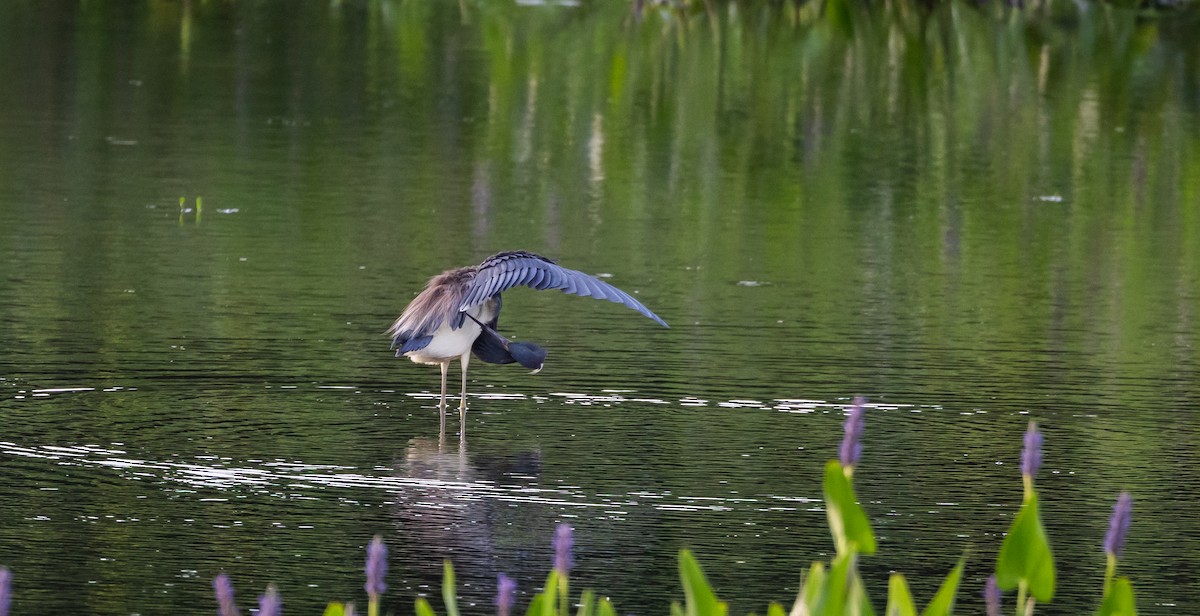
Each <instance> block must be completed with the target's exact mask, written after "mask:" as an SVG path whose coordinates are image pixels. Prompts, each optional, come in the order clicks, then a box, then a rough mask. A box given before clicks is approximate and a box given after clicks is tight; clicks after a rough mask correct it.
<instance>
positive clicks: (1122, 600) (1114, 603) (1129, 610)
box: [1096, 576, 1137, 616]
mask: <svg viewBox="0 0 1200 616" xmlns="http://www.w3.org/2000/svg"><path fill="white" fill-rule="evenodd" d="M1096 616H1137V605H1136V604H1135V603H1134V600H1133V584H1131V583H1130V582H1129V578H1127V577H1124V576H1122V577H1119V578H1117V579H1116V580H1113V585H1112V588H1110V589H1109V590H1108V594H1106V595H1104V603H1102V604H1100V611H1099V612H1096Z"/></svg>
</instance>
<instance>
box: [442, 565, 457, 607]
mask: <svg viewBox="0 0 1200 616" xmlns="http://www.w3.org/2000/svg"><path fill="white" fill-rule="evenodd" d="M442 601H443V602H444V603H445V604H446V616H458V589H457V588H456V587H455V583H454V565H452V564H450V559H448V558H447V559H446V560H445V561H443V563H442Z"/></svg>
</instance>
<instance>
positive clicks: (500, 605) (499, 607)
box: [496, 573, 517, 616]
mask: <svg viewBox="0 0 1200 616" xmlns="http://www.w3.org/2000/svg"><path fill="white" fill-rule="evenodd" d="M516 592H517V583H516V582H515V581H513V579H512V578H510V577H508V576H507V575H504V574H503V573H501V574H500V577H499V578H498V580H497V583H496V613H497V614H498V616H508V615H509V612H511V611H512V607H513V601H514V597H513V595H515V594H516Z"/></svg>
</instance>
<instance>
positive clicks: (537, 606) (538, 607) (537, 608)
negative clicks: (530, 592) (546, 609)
mask: <svg viewBox="0 0 1200 616" xmlns="http://www.w3.org/2000/svg"><path fill="white" fill-rule="evenodd" d="M545 602H546V595H545V594H544V593H540V592H539V593H538V594H536V595H534V596H533V599H530V601H529V609H527V610H525V616H542V604H544V603H545Z"/></svg>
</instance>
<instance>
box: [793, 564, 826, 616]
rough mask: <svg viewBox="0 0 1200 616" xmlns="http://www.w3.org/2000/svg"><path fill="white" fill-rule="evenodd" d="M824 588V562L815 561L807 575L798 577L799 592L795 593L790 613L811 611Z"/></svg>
mask: <svg viewBox="0 0 1200 616" xmlns="http://www.w3.org/2000/svg"><path fill="white" fill-rule="evenodd" d="M824 589H825V563H822V562H815V563H813V564H812V567H810V568H809V570H808V575H803V576H801V578H800V592H799V593H798V594H797V595H796V603H795V604H794V605H793V606H792V613H793V614H811V613H813V610H814V609H816V607H817V602H818V601H820V599H821V593H822V592H823V591H824Z"/></svg>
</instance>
